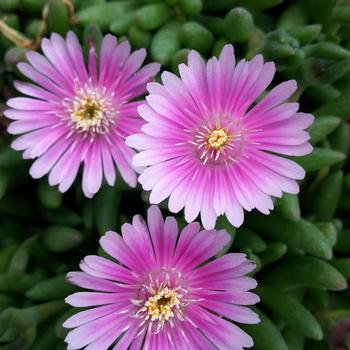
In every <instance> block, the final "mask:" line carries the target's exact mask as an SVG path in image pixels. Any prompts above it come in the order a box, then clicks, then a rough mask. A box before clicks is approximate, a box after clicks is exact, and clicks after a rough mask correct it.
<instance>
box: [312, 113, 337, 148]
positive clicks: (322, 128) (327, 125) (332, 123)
mask: <svg viewBox="0 0 350 350" xmlns="http://www.w3.org/2000/svg"><path fill="white" fill-rule="evenodd" d="M340 122H341V119H340V118H338V117H335V116H320V117H317V118H316V119H315V121H314V123H313V124H312V125H311V127H310V128H309V130H308V131H309V133H310V137H311V138H310V143H311V144H312V145H315V144H317V143H318V142H320V141H322V140H323V139H325V138H326V136H327V135H328V134H330V133H331V132H332V131H333V130H335V128H336V127H337V126H338V125H339V124H340Z"/></svg>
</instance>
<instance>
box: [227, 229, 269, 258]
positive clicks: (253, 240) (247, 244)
mask: <svg viewBox="0 0 350 350" xmlns="http://www.w3.org/2000/svg"><path fill="white" fill-rule="evenodd" d="M234 245H235V246H236V247H238V248H249V249H251V251H252V252H253V253H260V252H262V251H264V250H265V249H266V247H267V245H266V243H265V242H264V240H263V239H262V238H261V237H260V236H258V235H257V234H256V233H255V232H253V231H252V230H250V229H248V228H245V227H242V228H239V229H238V230H237V233H236V238H235V241H234Z"/></svg>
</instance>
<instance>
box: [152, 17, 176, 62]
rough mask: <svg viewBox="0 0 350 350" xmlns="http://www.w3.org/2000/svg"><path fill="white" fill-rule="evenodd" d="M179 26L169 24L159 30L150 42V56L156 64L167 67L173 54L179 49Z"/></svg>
mask: <svg viewBox="0 0 350 350" xmlns="http://www.w3.org/2000/svg"><path fill="white" fill-rule="evenodd" d="M180 30H181V25H180V24H179V23H177V22H172V23H169V24H167V25H165V26H163V27H162V28H160V29H159V30H158V31H157V32H156V33H155V34H154V36H153V38H152V42H151V56H152V59H153V60H154V61H156V62H159V63H161V64H162V65H168V64H169V63H170V62H171V60H172V58H173V57H174V55H175V53H176V52H177V51H178V50H180V48H181V40H180Z"/></svg>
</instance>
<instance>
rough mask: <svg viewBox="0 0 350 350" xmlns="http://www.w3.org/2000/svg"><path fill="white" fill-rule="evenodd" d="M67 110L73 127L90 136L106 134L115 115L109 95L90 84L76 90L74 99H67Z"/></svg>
mask: <svg viewBox="0 0 350 350" xmlns="http://www.w3.org/2000/svg"><path fill="white" fill-rule="evenodd" d="M67 111H68V115H69V119H70V120H69V123H70V125H71V126H72V127H73V129H75V130H76V131H78V132H82V133H84V134H85V135H86V136H90V137H91V138H94V137H95V136H96V135H98V134H107V133H108V131H109V129H110V126H111V124H113V123H114V122H115V117H116V111H115V109H114V107H113V104H112V98H111V96H110V95H109V94H107V93H106V91H105V90H102V91H100V90H97V89H95V88H92V87H90V86H84V87H83V88H79V89H78V90H77V91H76V95H75V97H74V99H73V100H71V101H68V107H67Z"/></svg>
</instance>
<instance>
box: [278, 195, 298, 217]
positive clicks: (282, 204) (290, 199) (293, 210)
mask: <svg viewBox="0 0 350 350" xmlns="http://www.w3.org/2000/svg"><path fill="white" fill-rule="evenodd" d="M275 208H276V213H277V214H279V215H281V216H283V217H284V218H286V219H288V220H292V221H298V220H299V219H300V206H299V199H298V196H297V195H295V194H290V193H283V196H282V197H281V198H278V199H277V200H276V202H275Z"/></svg>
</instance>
